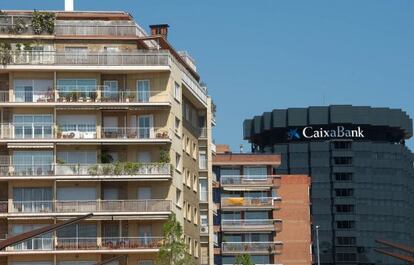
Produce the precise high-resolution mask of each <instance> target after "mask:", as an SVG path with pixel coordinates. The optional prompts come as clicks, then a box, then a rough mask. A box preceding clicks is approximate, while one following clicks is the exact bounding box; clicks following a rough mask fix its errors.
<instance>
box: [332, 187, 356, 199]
mask: <svg viewBox="0 0 414 265" xmlns="http://www.w3.org/2000/svg"><path fill="white" fill-rule="evenodd" d="M335 195H336V196H337V197H351V196H354V189H335Z"/></svg>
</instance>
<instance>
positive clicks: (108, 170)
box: [102, 164, 114, 175]
mask: <svg viewBox="0 0 414 265" xmlns="http://www.w3.org/2000/svg"><path fill="white" fill-rule="evenodd" d="M113 172H114V166H112V165H111V164H105V165H102V175H112V174H113Z"/></svg>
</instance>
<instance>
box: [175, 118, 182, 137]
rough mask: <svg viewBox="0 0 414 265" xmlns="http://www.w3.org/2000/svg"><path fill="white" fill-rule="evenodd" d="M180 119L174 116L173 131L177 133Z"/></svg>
mask: <svg viewBox="0 0 414 265" xmlns="http://www.w3.org/2000/svg"><path fill="white" fill-rule="evenodd" d="M180 123H181V121H180V119H179V118H177V117H175V123H174V128H175V132H176V133H178V131H179V130H180Z"/></svg>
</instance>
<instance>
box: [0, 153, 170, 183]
mask: <svg viewBox="0 0 414 265" xmlns="http://www.w3.org/2000/svg"><path fill="white" fill-rule="evenodd" d="M12 159H13V158H12V157H8V156H0V163H1V164H0V178H1V177H7V178H14V179H18V178H25V177H29V178H32V177H39V179H55V178H56V179H76V180H77V179H170V178H171V165H170V164H167V163H133V162H115V163H112V164H62V163H46V164H45V163H43V164H42V163H35V164H21V163H18V162H14V163H13V161H12ZM45 159H46V160H49V161H53V157H50V158H45Z"/></svg>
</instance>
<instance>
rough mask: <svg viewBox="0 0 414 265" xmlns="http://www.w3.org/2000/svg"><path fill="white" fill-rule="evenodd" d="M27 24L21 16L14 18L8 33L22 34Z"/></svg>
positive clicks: (27, 26)
mask: <svg viewBox="0 0 414 265" xmlns="http://www.w3.org/2000/svg"><path fill="white" fill-rule="evenodd" d="M28 28H29V25H27V24H26V23H25V22H24V20H23V19H22V18H16V19H15V20H14V23H13V25H12V26H10V27H9V29H8V30H9V34H22V33H24V32H26V31H27V29H28Z"/></svg>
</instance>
